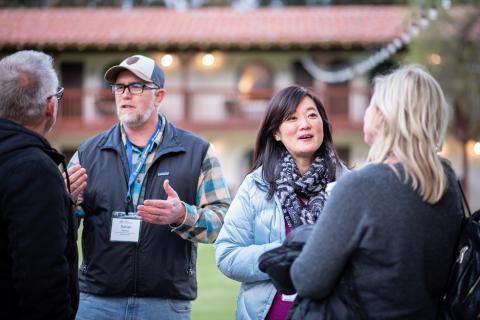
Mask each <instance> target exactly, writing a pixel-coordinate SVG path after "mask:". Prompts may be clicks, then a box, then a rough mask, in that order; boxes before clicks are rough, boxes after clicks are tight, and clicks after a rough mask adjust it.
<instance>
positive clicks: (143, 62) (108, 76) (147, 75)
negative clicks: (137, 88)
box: [104, 55, 165, 88]
mask: <svg viewBox="0 0 480 320" xmlns="http://www.w3.org/2000/svg"><path fill="white" fill-rule="evenodd" d="M124 70H128V71H130V72H132V73H133V74H134V75H136V76H137V77H139V78H140V79H142V80H143V81H145V82H148V83H153V84H154V85H156V86H158V87H159V88H163V86H164V84H165V75H164V73H163V71H162V69H160V67H159V66H158V65H157V64H156V63H155V61H154V60H153V59H150V58H148V57H145V56H142V55H135V56H131V57H128V58H126V59H125V60H123V61H122V62H121V63H120V64H119V65H117V66H113V67H111V68H110V69H108V70H107V72H105V76H104V78H105V80H107V81H108V82H110V83H115V81H116V80H117V76H118V74H119V73H120V72H122V71H124Z"/></svg>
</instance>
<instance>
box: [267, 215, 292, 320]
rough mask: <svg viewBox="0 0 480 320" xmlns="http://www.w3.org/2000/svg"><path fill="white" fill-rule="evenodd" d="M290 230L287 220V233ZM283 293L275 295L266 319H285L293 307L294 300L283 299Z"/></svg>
mask: <svg viewBox="0 0 480 320" xmlns="http://www.w3.org/2000/svg"><path fill="white" fill-rule="evenodd" d="M290 231H291V230H290V227H289V226H288V224H287V222H286V221H285V234H286V235H288V234H289V233H290ZM282 295H283V294H282V293H281V292H278V291H277V293H276V294H275V297H273V301H272V305H271V306H270V310H269V311H268V314H267V317H266V318H265V320H285V318H286V317H287V314H288V311H290V308H291V307H292V303H293V301H283V300H282Z"/></svg>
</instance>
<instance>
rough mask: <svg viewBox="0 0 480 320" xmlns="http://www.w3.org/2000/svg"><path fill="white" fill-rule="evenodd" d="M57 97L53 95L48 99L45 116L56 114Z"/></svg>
mask: <svg viewBox="0 0 480 320" xmlns="http://www.w3.org/2000/svg"><path fill="white" fill-rule="evenodd" d="M55 100H56V98H55V97H51V98H50V99H48V100H47V107H46V108H45V116H46V117H54V116H56V114H55Z"/></svg>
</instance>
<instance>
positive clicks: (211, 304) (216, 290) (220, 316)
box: [192, 244, 240, 320]
mask: <svg viewBox="0 0 480 320" xmlns="http://www.w3.org/2000/svg"><path fill="white" fill-rule="evenodd" d="M197 281H198V298H197V300H195V301H194V302H193V307H192V309H193V312H192V320H230V319H231V320H233V319H235V303H236V298H237V294H238V289H239V287H240V284H239V283H238V282H236V281H233V280H230V279H228V278H227V277H225V276H224V275H223V274H222V273H221V272H220V271H219V270H218V268H217V266H216V265H215V253H214V250H213V245H205V244H199V245H198V260H197Z"/></svg>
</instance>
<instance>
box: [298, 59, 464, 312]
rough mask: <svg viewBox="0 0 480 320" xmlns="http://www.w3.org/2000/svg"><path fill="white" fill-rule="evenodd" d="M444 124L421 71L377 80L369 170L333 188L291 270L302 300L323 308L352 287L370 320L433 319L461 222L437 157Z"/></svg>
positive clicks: (434, 86) (448, 176)
mask: <svg viewBox="0 0 480 320" xmlns="http://www.w3.org/2000/svg"><path fill="white" fill-rule="evenodd" d="M448 115H449V109H448V105H447V103H446V102H445V98H444V95H443V93H442V90H441V88H440V86H439V85H438V83H437V82H436V81H435V79H434V78H433V77H432V76H431V75H429V74H428V73H427V72H425V71H424V70H422V69H421V68H419V67H414V66H408V67H403V68H401V69H398V70H397V71H395V72H393V73H392V74H390V75H387V76H385V77H382V78H378V79H376V81H375V89H374V94H373V97H372V100H371V102H370V106H369V107H368V109H367V111H366V114H365V119H364V128H363V130H364V137H365V141H366V142H367V143H368V144H369V145H370V152H369V155H368V162H369V164H368V165H367V166H366V167H364V168H363V169H361V170H359V171H356V172H352V173H351V174H349V175H347V176H346V177H345V178H344V179H342V180H340V181H339V182H338V183H337V185H336V187H335V188H334V189H333V190H332V193H331V195H330V198H329V200H328V201H327V202H326V204H325V208H324V211H323V212H322V215H320V217H319V219H318V221H317V223H316V226H315V228H314V230H313V232H312V236H311V237H310V238H309V240H308V242H307V243H306V245H305V247H304V249H303V251H302V253H301V254H300V256H299V257H298V259H296V260H295V262H294V263H293V265H292V269H291V271H290V274H291V277H292V281H293V284H294V285H295V288H296V289H297V291H298V294H299V296H300V297H304V298H305V297H306V298H309V299H314V300H316V301H322V300H324V301H325V299H326V298H328V297H329V296H330V297H331V296H335V292H336V291H335V290H337V289H338V284H339V283H342V285H343V284H344V283H346V284H347V286H348V287H349V288H354V291H355V294H356V297H355V298H356V299H357V302H358V305H359V306H360V308H361V310H362V312H363V314H364V316H365V318H367V319H422V320H425V319H435V318H436V315H437V312H438V306H439V303H440V300H441V297H442V294H443V290H444V288H445V284H446V282H447V277H448V272H449V267H450V265H451V264H452V260H453V259H454V257H453V252H454V247H455V243H456V241H457V237H458V234H459V231H460V225H461V219H462V214H461V198H460V193H459V190H458V188H457V183H456V178H455V175H454V173H453V171H452V169H451V168H450V167H449V166H448V165H447V164H446V163H445V161H442V159H441V158H440V157H439V156H438V154H437V151H438V150H439V148H440V146H441V145H442V143H443V139H444V135H445V131H446V128H447V123H448ZM346 199H348V201H347V200H346ZM304 316H305V315H304ZM293 318H294V319H295V317H293ZM303 318H305V317H303Z"/></svg>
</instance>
